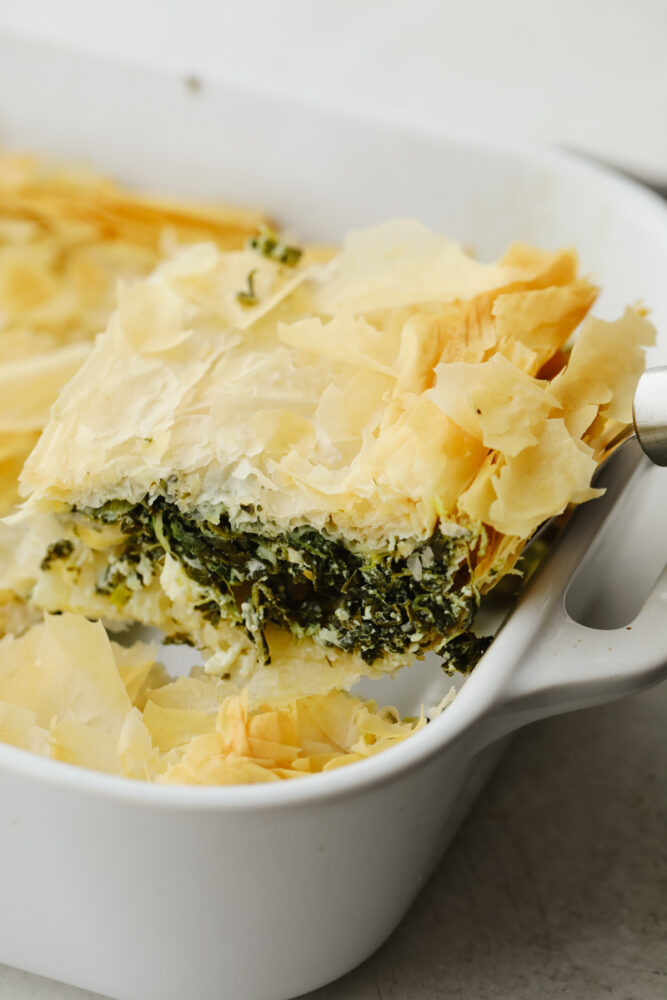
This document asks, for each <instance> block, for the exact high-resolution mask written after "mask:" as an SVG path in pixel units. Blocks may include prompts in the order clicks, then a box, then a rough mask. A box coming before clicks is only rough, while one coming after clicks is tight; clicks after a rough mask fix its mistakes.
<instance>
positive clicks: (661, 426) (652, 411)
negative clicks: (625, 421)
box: [632, 366, 667, 465]
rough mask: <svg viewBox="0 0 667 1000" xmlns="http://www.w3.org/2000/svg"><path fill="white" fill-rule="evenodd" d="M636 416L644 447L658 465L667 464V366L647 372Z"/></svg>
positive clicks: (641, 383) (636, 403)
mask: <svg viewBox="0 0 667 1000" xmlns="http://www.w3.org/2000/svg"><path fill="white" fill-rule="evenodd" d="M632 416H633V420H634V430H635V434H636V435H637V440H638V441H639V444H640V445H641V448H642V451H643V452H644V453H645V454H646V455H648V457H649V458H650V459H651V461H652V462H654V463H655V465H667V366H663V367H661V368H649V369H648V370H647V371H645V372H644V374H643V375H642V377H641V378H640V380H639V383H638V385H637V390H636V392H635V400H634V406H633V412H632Z"/></svg>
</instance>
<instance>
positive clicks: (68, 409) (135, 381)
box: [13, 220, 653, 697]
mask: <svg viewBox="0 0 667 1000" xmlns="http://www.w3.org/2000/svg"><path fill="white" fill-rule="evenodd" d="M256 251H257V248H255V250H252V249H247V250H244V251H240V252H228V253H221V252H220V251H219V250H218V249H217V248H216V247H214V246H212V245H200V246H197V247H193V248H191V249H188V250H185V251H183V252H181V253H180V254H178V255H177V256H175V257H174V258H173V259H171V260H170V261H168V262H165V263H163V264H162V265H160V266H159V267H158V268H157V270H156V271H155V272H154V274H153V275H152V276H151V277H150V278H149V279H148V280H146V281H143V282H140V283H138V284H136V285H135V286H134V287H133V288H131V289H129V290H122V291H121V293H120V298H119V303H118V309H117V311H116V312H115V313H114V315H113V317H112V319H111V321H110V323H109V326H108V329H107V331H106V333H105V334H104V336H103V337H101V338H100V339H99V340H98V341H97V343H96V345H95V348H94V350H93V353H92V355H91V356H90V358H89V359H88V361H87V362H86V363H85V364H84V366H83V367H82V368H81V370H80V371H79V372H78V374H77V375H75V377H74V378H73V379H72V381H71V382H70V383H69V385H68V386H67V387H66V389H65V390H64V391H63V393H62V394H61V396H60V398H59V400H58V402H57V404H56V405H55V407H54V409H53V412H52V415H51V419H50V421H49V424H48V425H47V427H46V430H45V432H44V434H43V435H42V437H41V439H40V441H39V443H38V445H37V447H36V448H35V450H34V452H33V453H32V455H31V457H30V459H29V460H28V462H27V464H26V467H25V470H24V473H23V480H22V481H23V488H24V490H25V492H26V494H27V495H28V502H27V505H26V507H25V511H24V512H23V514H22V515H21V516H22V517H23V518H24V519H27V522H28V523H29V526H30V532H29V535H28V537H27V538H26V539H25V540H24V542H23V543H22V545H20V546H18V547H15V548H14V553H13V558H14V560H15V565H16V572H17V574H18V575H19V576H20V577H21V581H22V583H21V585H22V586H23V588H24V590H26V591H29V592H30V594H31V597H32V600H33V601H34V602H35V603H36V604H37V605H38V606H40V607H42V608H45V609H46V610H48V611H63V610H70V611H78V612H81V613H83V614H85V615H87V616H89V617H100V618H103V619H104V620H105V621H107V622H110V623H111V622H119V623H120V622H126V621H138V622H142V623H144V624H147V625H154V626H157V627H159V628H161V629H162V630H163V631H164V632H165V633H166V634H167V635H168V636H171V638H172V640H174V641H184V642H189V643H193V644H194V645H196V646H198V647H199V648H200V649H201V650H202V651H203V652H204V654H205V656H206V657H207V658H208V661H207V670H208V671H209V672H210V673H212V674H218V675H220V676H223V677H228V676H229V677H232V678H233V679H234V680H235V681H236V682H237V683H240V684H249V685H251V686H253V687H252V690H253V692H254V696H256V697H262V696H264V695H267V696H274V695H277V694H279V693H280V692H283V694H284V693H285V692H287V693H299V694H306V693H319V692H323V691H328V690H331V689H333V688H336V687H339V688H340V687H348V686H349V685H350V684H352V683H353V682H354V681H355V680H356V679H357V678H358V677H359V676H360V675H362V674H370V675H377V674H381V673H384V672H392V671H394V670H396V669H397V668H398V667H400V666H401V665H403V664H405V663H407V662H409V661H410V660H411V659H412V658H414V657H415V656H421V655H423V654H424V653H425V652H426V651H427V650H436V651H438V652H439V653H441V654H442V655H443V656H444V657H445V658H447V659H448V661H449V663H450V664H451V665H453V666H463V667H465V666H468V665H470V662H471V659H472V658H474V655H475V644H476V640H475V638H474V636H472V635H471V633H470V627H471V624H472V620H473V616H474V613H475V610H476V606H477V602H478V599H479V595H480V593H481V592H483V591H484V590H485V589H488V587H490V586H492V585H493V583H494V582H495V581H496V580H498V579H499V578H500V577H501V576H502V575H503V574H504V573H506V572H507V571H508V570H509V569H511V568H512V566H513V565H514V563H515V561H516V558H517V556H518V554H519V552H520V551H521V548H522V546H523V544H524V542H525V539H526V538H528V537H529V536H530V535H531V534H532V533H533V532H534V530H535V529H536V528H537V527H538V525H539V524H540V523H541V522H542V521H544V520H545V519H546V518H549V517H551V516H552V515H554V514H557V513H559V512H560V511H562V510H563V509H564V508H565V507H566V506H567V505H568V504H569V503H572V502H575V503H578V502H581V501H584V500H586V499H588V498H590V497H593V496H595V495H596V492H597V491H596V490H594V489H592V488H591V486H590V481H591V476H592V473H593V471H594V469H595V466H596V448H597V447H598V445H599V442H600V441H601V440H603V438H604V437H605V435H606V434H608V433H609V432H610V430H611V429H613V428H617V427H618V424H619V422H622V421H624V420H627V419H629V416H630V405H631V395H632V393H631V390H632V386H633V385H634V382H635V381H636V379H637V378H638V376H639V373H640V371H641V368H642V364H643V354H642V349H641V345H642V344H646V343H649V342H650V341H651V340H652V337H653V328H652V327H651V325H650V323H649V322H648V321H647V320H646V319H645V318H644V317H643V316H642V315H640V314H639V313H638V312H635V311H633V310H628V311H627V312H626V313H625V315H624V316H623V317H622V318H621V319H619V320H617V321H616V322H614V323H603V322H602V321H599V320H594V319H591V318H586V319H584V317H586V314H587V312H588V310H589V308H590V306H591V304H592V302H593V300H594V298H595V293H596V290H595V288H594V287H593V286H592V285H591V284H590V283H589V282H588V281H586V280H585V279H582V278H580V277H578V276H577V264H576V258H575V255H574V254H573V253H572V252H571V251H559V252H556V253H547V252H545V251H540V250H535V249H532V248H529V247H524V246H515V247H513V248H510V250H509V251H508V252H507V254H506V255H505V256H504V257H503V258H502V259H501V260H500V261H498V262H496V263H494V264H482V263H479V262H477V261H475V260H473V259H471V258H470V257H468V256H467V255H466V254H464V253H463V251H462V250H461V249H460V247H459V246H458V245H457V244H455V243H453V242H451V241H449V240H447V239H445V238H444V237H441V236H438V235H436V234H433V233H430V232H429V231H427V230H426V229H424V228H423V227H422V226H421V225H420V224H418V223H417V222H413V221H410V220H398V221H396V222H393V223H388V224H386V225H383V226H379V227H377V228H374V229H370V230H365V231H362V232H357V233H352V234H351V235H350V236H349V237H348V239H347V240H346V243H345V246H344V248H343V250H342V252H341V253H340V254H339V255H338V256H337V257H335V258H334V259H333V260H332V261H330V262H328V263H326V264H323V265H312V264H309V263H308V261H307V260H305V259H303V258H302V259H300V260H292V261H289V262H287V261H281V260H279V259H276V258H275V257H274V256H271V255H266V254H263V253H261V252H260V253H258V252H256ZM582 319H583V320H584V322H583V325H582V327H581V330H580V334H579V339H578V340H577V341H576V344H575V348H574V350H573V351H572V353H571V354H569V353H568V350H567V349H566V347H565V345H566V343H567V341H568V339H569V338H570V335H571V334H572V333H573V331H574V330H575V328H576V327H577V326H578V325H579V324H580V322H581V321H582ZM607 344H609V345H613V350H612V351H611V352H608V351H607V347H606V345H607ZM619 344H623V345H625V346H624V348H623V349H622V350H620V349H619V350H617V345H619ZM602 361H604V363H602ZM547 370H548V371H549V373H550V377H548V378H546V377H545V378H541V377H540V375H541V374H542V372H543V371H547ZM305 651H307V655H305Z"/></svg>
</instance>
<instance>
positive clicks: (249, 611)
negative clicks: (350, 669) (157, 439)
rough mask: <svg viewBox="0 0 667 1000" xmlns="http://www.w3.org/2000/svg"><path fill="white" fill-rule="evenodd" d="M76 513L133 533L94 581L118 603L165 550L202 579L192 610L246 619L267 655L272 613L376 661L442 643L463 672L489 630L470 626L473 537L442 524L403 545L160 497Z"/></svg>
mask: <svg viewBox="0 0 667 1000" xmlns="http://www.w3.org/2000/svg"><path fill="white" fill-rule="evenodd" d="M75 513H76V514H77V516H81V515H83V516H85V517H86V518H92V519H93V520H96V521H98V522H102V523H105V524H115V525H118V526H119V527H120V528H121V531H122V532H123V534H124V535H125V536H126V540H125V541H124V542H122V543H121V545H120V547H119V548H118V549H117V550H116V556H115V558H114V560H113V561H112V562H111V563H110V564H109V566H108V567H107V568H106V570H105V571H104V573H103V575H102V577H101V578H100V579H99V581H98V590H99V591H100V592H102V593H105V594H108V595H109V597H110V599H111V600H112V601H113V602H114V603H116V604H117V605H118V606H120V607H122V605H123V604H124V603H125V602H126V601H127V600H128V598H129V597H130V596H131V594H132V592H133V591H135V590H137V589H138V588H139V587H141V586H144V585H145V584H147V583H148V582H150V579H151V578H152V577H153V575H155V574H156V573H158V572H159V571H160V569H161V567H162V565H163V564H164V557H165V553H166V552H168V553H169V554H170V555H171V556H173V557H174V558H176V559H177V560H178V561H179V563H180V564H181V566H182V567H183V569H184V570H185V572H186V573H187V575H188V576H189V577H190V578H191V579H192V580H194V581H195V582H196V583H197V584H199V585H200V586H201V587H203V588H205V589H206V599H205V600H203V601H202V602H201V603H199V604H198V605H196V609H197V610H198V611H199V612H200V613H201V614H202V615H203V616H204V617H205V618H207V619H209V620H210V621H211V622H213V623H214V624H215V623H217V622H218V621H219V620H220V618H221V617H223V616H224V617H225V618H227V619H231V620H232V621H234V622H236V623H237V624H239V625H241V626H243V627H244V628H245V631H246V632H247V634H248V636H249V637H250V638H251V639H252V641H253V642H255V643H256V644H257V646H258V647H259V648H260V649H261V650H262V651H263V654H264V658H265V661H266V662H269V651H268V647H267V643H266V639H265V635H264V627H265V624H266V623H267V622H273V623H275V624H277V625H280V626H283V627H284V628H288V629H289V630H290V631H291V632H292V633H293V634H294V635H296V636H297V637H303V636H310V637H312V638H314V639H316V640H317V641H318V642H321V643H323V644H325V645H330V646H335V647H337V648H338V649H342V650H346V651H349V652H354V653H358V654H359V655H360V656H361V657H362V658H363V659H364V660H365V662H366V663H369V664H370V663H373V662H374V661H375V660H378V659H379V658H380V657H382V656H383V655H385V654H386V653H396V654H404V653H406V652H408V651H409V652H412V653H415V654H419V653H420V652H423V651H425V650H427V649H433V648H435V649H436V651H437V652H439V653H440V654H441V655H443V656H444V657H445V658H446V660H447V661H448V665H449V666H450V667H451V668H453V669H461V670H464V671H465V670H468V669H470V667H471V666H472V665H473V663H474V662H475V660H476V659H477V658H478V657H479V655H481V652H482V651H483V648H484V640H479V639H477V637H476V636H474V635H473V634H472V633H471V632H469V631H467V630H468V629H469V627H470V625H471V623H472V618H473V615H474V612H475V610H476V607H477V595H476V592H475V589H474V586H473V584H472V583H471V580H470V574H469V569H468V557H469V548H468V546H469V542H468V541H467V540H466V539H462V538H450V537H447V536H445V535H443V534H442V532H441V531H439V530H438V529H436V531H435V532H434V533H433V535H432V536H431V537H430V538H429V539H428V541H426V542H424V543H422V544H420V545H418V546H417V547H416V548H414V550H413V551H412V552H411V553H410V554H409V555H408V556H405V555H402V554H400V553H399V551H398V550H397V549H388V550H386V551H384V552H381V553H377V552H372V553H371V552H364V551H362V550H357V549H353V548H352V547H350V546H348V545H347V544H345V542H344V541H342V540H341V539H340V538H338V537H334V536H333V535H332V534H329V533H327V532H326V531H319V530H317V529H315V528H312V527H309V526H302V527H296V528H294V529H293V530H291V531H287V532H277V533H275V534H274V533H271V529H270V528H267V525H266V524H263V523H262V522H260V521H258V520H253V521H251V522H249V523H247V524H244V525H243V526H242V528H237V527H234V526H232V524H231V522H230V519H229V517H227V516H226V515H223V516H221V517H220V519H219V520H218V521H216V522H215V523H214V522H212V521H206V520H196V519H194V518H192V517H188V516H186V515H185V514H183V513H182V512H181V511H180V510H179V508H178V507H177V506H176V505H175V504H173V503H171V502H169V501H168V500H166V499H163V498H157V499H154V500H151V501H148V500H146V501H144V502H142V503H139V504H135V505H131V504H129V503H125V502H123V501H111V502H109V503H107V504H105V505H103V506H102V507H99V508H96V509H87V510H85V511H79V512H75ZM249 513H250V515H251V516H253V514H254V511H253V510H251V509H250V510H249Z"/></svg>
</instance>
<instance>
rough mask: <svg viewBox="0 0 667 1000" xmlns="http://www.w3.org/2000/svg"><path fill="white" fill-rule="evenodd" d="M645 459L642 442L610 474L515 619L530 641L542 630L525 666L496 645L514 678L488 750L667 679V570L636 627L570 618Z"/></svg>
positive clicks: (492, 721) (491, 724) (494, 710)
mask: <svg viewBox="0 0 667 1000" xmlns="http://www.w3.org/2000/svg"><path fill="white" fill-rule="evenodd" d="M640 458H641V453H640V450H639V446H638V444H637V442H636V441H634V440H633V441H629V442H628V443H627V444H626V445H624V446H623V448H622V449H621V450H620V453H619V455H618V456H616V457H615V458H614V460H613V462H612V463H610V468H609V470H605V471H606V473H607V474H606V475H605V477H604V480H603V481H602V483H601V485H604V486H605V487H606V490H607V492H606V493H605V495H604V496H603V497H601V498H600V499H599V500H596V501H594V502H592V503H590V504H587V505H586V506H585V507H583V508H581V509H580V510H579V511H577V513H576V515H575V516H574V517H573V519H572V521H571V522H570V524H569V525H568V527H567V528H566V529H565V532H564V533H563V537H562V539H561V541H560V542H559V545H558V546H557V547H556V549H555V551H554V552H553V553H552V555H551V557H550V558H549V560H548V564H547V565H546V566H545V567H544V570H545V571H544V572H540V573H538V574H537V575H536V578H535V579H534V581H533V582H532V584H531V585H530V586H529V588H528V589H527V592H526V594H525V597H524V599H523V600H522V601H521V603H520V605H519V607H518V608H517V609H516V611H515V612H514V614H513V615H512V619H511V620H512V623H513V628H512V631H514V630H515V629H516V627H517V624H518V626H519V628H521V624H522V623H521V621H519V622H518V623H517V622H516V618H517V617H519V618H523V619H524V620H525V626H526V634H529V633H530V634H533V635H535V628H534V622H535V616H537V618H538V619H539V621H540V627H539V629H538V632H537V635H536V637H535V638H534V639H533V641H532V642H530V643H529V645H528V646H527V648H526V649H525V651H524V654H523V655H522V657H521V658H520V660H519V662H518V663H517V662H516V648H515V650H514V665H513V667H512V668H509V664H510V662H511V655H512V651H511V645H512V643H511V642H508V643H507V649H505V650H503V649H502V647H503V645H505V644H504V641H503V639H504V631H505V630H503V629H501V631H500V633H499V634H498V636H497V637H496V639H495V640H494V644H493V645H494V647H497V646H498V645H500V646H501V650H496V655H497V654H498V653H501V655H502V653H504V657H503V659H504V660H505V663H506V664H507V665H508V676H507V677H506V679H505V683H504V684H503V687H502V693H501V694H500V695H499V697H497V698H495V699H494V700H493V704H492V705H491V706H490V708H489V713H488V715H487V717H486V719H485V725H483V726H482V727H481V729H482V732H483V739H484V743H488V742H491V740H493V739H495V738H497V737H500V736H503V735H506V734H507V733H509V732H511V731H513V730H514V729H518V728H519V727H521V726H523V725H526V724H527V723H529V722H533V721H535V720H536V719H540V718H545V717H547V716H549V715H557V714H560V713H562V712H567V711H571V710H573V709H577V708H587V707H590V706H593V705H599V704H602V703H604V702H606V701H612V700H614V699H616V698H620V697H622V696H623V695H627V694H631V693H633V692H636V691H640V690H642V689H643V688H646V687H650V686H652V685H653V684H656V683H658V681H660V680H661V679H663V678H664V677H667V567H665V568H664V569H663V571H662V573H661V575H660V576H659V578H658V580H657V582H656V583H655V585H654V587H653V589H652V591H651V593H650V595H649V597H648V599H647V600H646V602H645V603H644V605H643V607H642V609H641V611H640V612H639V614H638V615H637V616H636V618H635V619H634V621H632V622H631V623H630V624H628V625H624V626H623V627H622V628H614V629H598V628H590V627H588V626H586V625H581V624H579V623H578V622H576V621H575V620H574V619H573V618H572V617H570V615H569V614H568V612H567V610H566V595H567V592H568V589H569V587H570V584H571V583H572V580H573V577H574V575H575V573H576V571H577V569H578V568H579V567H580V566H581V565H582V562H583V561H584V559H585V557H586V556H587V554H588V553H589V550H590V549H591V545H592V543H593V541H594V540H597V541H596V544H599V543H600V542H604V540H605V539H604V537H602V536H601V535H600V529H601V528H602V526H603V524H604V522H605V521H607V519H608V518H609V515H610V514H611V511H612V509H613V508H614V506H615V505H616V502H617V501H618V499H619V498H620V497H621V495H622V494H623V492H624V490H625V488H626V486H627V484H628V479H629V477H630V475H631V474H632V472H633V471H634V470H635V469H636V467H637V466H638V464H639V461H640ZM591 554H592V553H591ZM507 631H508V633H509V631H510V630H509V629H508V630H507ZM515 634H516V633H515ZM508 638H509V636H508ZM473 677H474V674H473ZM480 735H482V734H480Z"/></svg>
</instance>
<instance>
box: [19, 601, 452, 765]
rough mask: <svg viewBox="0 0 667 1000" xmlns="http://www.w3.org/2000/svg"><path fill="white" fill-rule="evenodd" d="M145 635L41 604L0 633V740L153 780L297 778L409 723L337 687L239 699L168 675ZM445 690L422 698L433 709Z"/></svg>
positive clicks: (381, 745)
mask: <svg viewBox="0 0 667 1000" xmlns="http://www.w3.org/2000/svg"><path fill="white" fill-rule="evenodd" d="M156 653H157V647H156V646H155V645H154V644H152V645H151V644H148V643H143V642H137V643H134V644H132V645H130V646H120V645H119V644H118V643H116V642H113V641H109V638H108V637H107V635H106V632H105V631H104V628H103V627H102V626H101V625H100V623H99V622H89V621H87V620H86V619H85V618H83V617H81V616H79V615H69V614H64V615H54V616H50V615H46V616H45V619H44V621H43V622H38V623H35V624H34V625H32V626H31V628H30V629H29V630H28V631H27V632H26V633H25V634H24V635H22V636H20V637H18V638H17V637H15V636H5V637H4V639H2V640H0V743H8V744H10V745H12V746H15V747H18V748H19V749H22V750H30V751H32V752H33V753H36V754H39V755H40V756H42V757H50V758H51V759H52V760H59V761H63V762H64V763H68V764H76V765H78V766H79V767H88V768H92V769H94V770H96V771H102V772H104V773H106V774H113V775H119V776H120V775H122V776H124V777H127V778H134V779H135V780H139V781H157V782H160V783H162V784H181V785H182V784H190V785H193V784H194V785H229V784H249V783H256V782H266V781H279V780H285V779H288V778H301V777H304V776H306V775H310V774H318V773H320V772H322V771H329V770H332V769H333V768H335V767H341V766H344V765H346V764H351V763H354V762H355V761H359V760H364V759H365V758H368V757H371V756H373V755H374V754H376V753H379V752H380V751H382V750H385V749H388V748H389V747H392V746H395V745H396V744H397V743H400V742H401V741H402V740H404V739H405V738H406V737H407V736H409V735H410V734H411V733H413V732H416V731H417V730H418V729H421V728H422V727H423V726H424V725H425V724H426V719H425V717H424V715H423V713H422V714H421V716H420V718H419V719H415V720H406V721H402V720H401V718H400V716H399V714H398V712H397V710H396V709H395V708H391V707H384V708H378V706H377V705H376V704H375V703H374V702H371V701H362V700H361V699H360V698H355V697H353V696H352V695H350V694H347V693H346V692H343V691H332V692H331V693H330V694H328V695H319V696H310V697H302V698H294V699H292V700H291V701H289V702H288V703H287V704H285V705H279V706H275V705H272V704H270V703H264V704H260V705H255V706H251V705H250V703H249V697H248V692H247V691H243V692H241V691H239V690H238V689H236V688H235V687H234V685H232V684H230V683H229V682H225V681H220V680H217V679H215V678H213V677H208V676H206V675H205V674H202V673H201V669H200V668H197V667H195V668H194V669H193V671H192V673H191V675H190V676H189V677H179V678H177V679H175V680H172V679H171V678H170V677H169V676H168V675H167V673H166V672H165V670H164V668H163V667H162V666H161V665H160V664H159V663H156V662H155V656H156ZM452 697H453V690H452V691H450V692H449V694H448V695H447V696H446V697H445V698H443V700H442V702H441V703H440V704H439V705H437V706H436V707H435V708H434V709H431V711H430V712H429V716H430V717H431V718H433V717H434V716H435V715H437V714H439V713H440V712H441V711H443V710H444V709H445V708H446V706H447V704H449V702H450V701H451V700H452Z"/></svg>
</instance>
